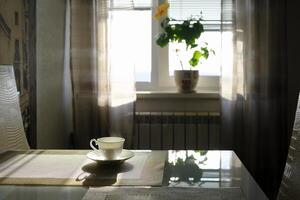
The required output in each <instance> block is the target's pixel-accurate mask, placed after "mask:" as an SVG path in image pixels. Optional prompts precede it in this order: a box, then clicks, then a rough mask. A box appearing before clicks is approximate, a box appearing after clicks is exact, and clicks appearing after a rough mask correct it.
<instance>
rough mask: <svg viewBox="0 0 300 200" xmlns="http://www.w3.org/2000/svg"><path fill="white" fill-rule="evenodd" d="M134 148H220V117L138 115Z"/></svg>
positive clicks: (154, 113) (181, 113)
mask: <svg viewBox="0 0 300 200" xmlns="http://www.w3.org/2000/svg"><path fill="white" fill-rule="evenodd" d="M133 138H134V148H135V149H152V150H166V149H173V150H183V149H191V150H193V149H219V144H220V114H219V113H212V112H205V113H204V112H137V113H136V115H135V133H134V137H133Z"/></svg>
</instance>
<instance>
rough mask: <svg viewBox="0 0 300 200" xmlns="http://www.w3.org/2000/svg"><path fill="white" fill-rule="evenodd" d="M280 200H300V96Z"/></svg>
mask: <svg viewBox="0 0 300 200" xmlns="http://www.w3.org/2000/svg"><path fill="white" fill-rule="evenodd" d="M277 199H278V200H299V199H300V94H299V99H298V106H297V110H296V117H295V122H294V127H293V133H292V137H291V141H290V147H289V152H288V157H287V161H286V165H285V169H284V174H283V178H282V181H281V185H280V189H279V193H278V196H277Z"/></svg>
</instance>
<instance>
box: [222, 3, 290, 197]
mask: <svg viewBox="0 0 300 200" xmlns="http://www.w3.org/2000/svg"><path fill="white" fill-rule="evenodd" d="M228 2H229V0H223V5H226V3H228ZM231 2H232V5H233V12H232V13H231V14H232V27H231V28H232V29H231V30H232V32H233V44H234V50H233V56H232V58H233V60H232V65H230V63H229V64H226V63H225V64H224V66H223V68H222V79H221V84H222V131H223V132H222V138H221V143H222V148H223V149H233V150H234V151H235V152H236V153H237V155H238V156H239V158H240V159H241V160H242V162H243V163H244V165H245V166H246V167H247V168H248V170H249V171H250V173H251V174H252V175H253V176H254V178H255V179H256V181H257V182H258V183H259V185H260V186H261V187H262V189H263V190H264V191H265V193H266V194H267V195H268V197H269V198H270V199H275V197H276V194H277V191H278V188H279V184H280V180H281V177H282V172H283V168H284V164H285V159H286V154H287V147H288V138H289V137H288V135H289V134H288V128H287V127H288V123H287V112H288V109H287V107H288V105H287V96H288V95H287V55H286V54H287V53H286V49H287V48H286V27H285V23H286V9H285V8H286V2H285V0H241V1H231ZM225 8H226V6H223V16H224V17H223V20H224V21H225V19H226V18H227V17H228V9H225ZM224 25H226V26H228V23H224V22H223V27H224ZM226 31H228V27H227V28H226ZM224 32H225V30H224Z"/></svg>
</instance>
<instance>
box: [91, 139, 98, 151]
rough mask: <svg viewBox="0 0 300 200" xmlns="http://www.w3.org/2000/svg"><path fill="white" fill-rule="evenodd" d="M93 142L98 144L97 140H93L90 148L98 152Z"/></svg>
mask: <svg viewBox="0 0 300 200" xmlns="http://www.w3.org/2000/svg"><path fill="white" fill-rule="evenodd" d="M93 142H95V143H96V144H97V140H95V139H91V141H90V146H91V147H92V149H93V150H95V151H98V149H97V148H96V147H95V146H94V144H93Z"/></svg>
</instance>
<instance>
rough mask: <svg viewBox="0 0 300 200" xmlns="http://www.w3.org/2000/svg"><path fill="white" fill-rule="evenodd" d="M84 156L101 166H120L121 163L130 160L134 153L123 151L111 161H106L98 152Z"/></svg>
mask: <svg viewBox="0 0 300 200" xmlns="http://www.w3.org/2000/svg"><path fill="white" fill-rule="evenodd" d="M86 156H87V157H88V158H89V159H91V160H93V161H96V162H97V163H101V164H120V163H123V162H124V161H125V160H128V159H129V158H132V157H133V156H134V153H133V152H132V151H130V150H127V149H123V150H122V152H121V154H120V155H119V156H118V157H117V158H115V159H113V160H110V159H107V158H105V157H104V156H102V155H101V152H100V151H99V152H96V151H91V152H89V153H87V154H86Z"/></svg>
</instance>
